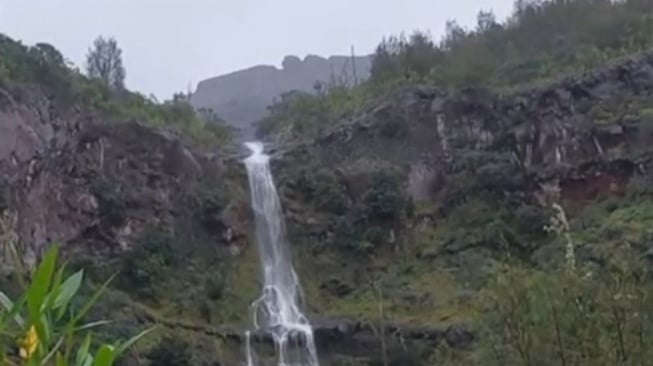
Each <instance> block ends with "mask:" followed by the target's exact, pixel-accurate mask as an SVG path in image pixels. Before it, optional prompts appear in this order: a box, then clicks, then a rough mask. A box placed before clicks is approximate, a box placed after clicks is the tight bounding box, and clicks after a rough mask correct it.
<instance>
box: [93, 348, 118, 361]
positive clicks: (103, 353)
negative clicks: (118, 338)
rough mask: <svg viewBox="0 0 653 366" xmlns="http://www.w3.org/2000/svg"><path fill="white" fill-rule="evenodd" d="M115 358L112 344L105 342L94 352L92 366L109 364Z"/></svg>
mask: <svg viewBox="0 0 653 366" xmlns="http://www.w3.org/2000/svg"><path fill="white" fill-rule="evenodd" d="M115 358H116V350H115V348H114V347H113V346H111V345H108V344H105V345H103V346H102V347H100V349H99V350H98V352H97V353H96V354H95V359H94V360H93V366H111V365H112V364H113V360H114V359H115Z"/></svg>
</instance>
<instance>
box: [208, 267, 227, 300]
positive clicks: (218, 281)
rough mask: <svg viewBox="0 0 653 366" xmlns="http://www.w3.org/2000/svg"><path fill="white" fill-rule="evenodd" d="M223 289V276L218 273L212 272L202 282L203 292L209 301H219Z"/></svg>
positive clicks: (224, 284)
mask: <svg viewBox="0 0 653 366" xmlns="http://www.w3.org/2000/svg"><path fill="white" fill-rule="evenodd" d="M225 287H226V283H225V276H224V274H222V272H220V271H215V272H212V273H211V276H210V277H208V278H207V279H206V280H205V281H204V291H205V292H206V296H207V297H208V298H209V299H211V300H220V299H221V298H222V296H223V295H224V290H225Z"/></svg>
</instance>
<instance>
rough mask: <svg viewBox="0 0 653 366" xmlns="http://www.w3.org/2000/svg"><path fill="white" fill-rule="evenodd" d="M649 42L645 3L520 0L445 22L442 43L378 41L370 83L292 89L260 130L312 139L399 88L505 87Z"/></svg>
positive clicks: (570, 70)
mask: <svg viewBox="0 0 653 366" xmlns="http://www.w3.org/2000/svg"><path fill="white" fill-rule="evenodd" d="M651 46H653V3H651V2H650V1H646V0H624V1H612V0H569V1H547V0H544V1H540V0H518V1H516V3H515V6H514V10H513V13H512V15H511V16H510V17H509V18H508V19H507V20H505V21H504V22H500V21H499V20H497V19H496V18H495V16H494V15H493V14H492V13H491V12H485V11H481V12H479V13H478V22H477V25H476V27H475V28H474V29H465V28H462V27H461V26H460V25H458V24H457V23H456V22H455V21H449V22H448V23H447V25H446V31H445V35H444V36H443V37H442V39H441V40H440V41H439V42H437V41H434V40H433V39H431V37H430V36H429V35H428V34H426V33H423V32H420V31H417V32H415V33H413V34H412V35H410V36H409V37H405V36H403V35H401V36H392V37H389V38H387V39H385V40H383V41H382V42H381V43H380V44H379V46H378V47H377V49H376V51H375V54H374V57H373V61H372V70H371V77H370V80H368V81H367V82H365V83H363V84H362V85H360V86H358V87H355V88H352V89H347V88H344V87H341V86H339V85H328V86H326V87H324V88H322V89H320V92H319V93H317V95H311V94H307V93H289V94H287V95H285V96H284V97H283V98H281V99H280V100H279V101H278V102H277V103H276V104H275V105H273V106H272V107H271V108H270V112H271V115H270V116H269V117H267V118H265V119H264V120H263V121H262V122H261V124H260V126H259V134H260V135H268V134H270V133H274V132H283V134H284V135H285V136H286V137H287V136H295V137H307V136H308V137H314V136H316V135H318V134H319V133H320V132H322V131H325V130H327V129H329V128H330V127H331V126H333V125H334V124H336V123H337V122H338V121H339V120H341V119H343V118H346V117H347V116H349V115H352V114H354V113H355V112H360V111H361V110H362V109H363V108H364V107H365V106H367V105H368V104H369V102H370V101H371V100H374V99H375V98H377V97H378V96H380V95H383V94H384V93H386V92H389V91H393V90H395V89H396V88H398V87H401V86H406V85H414V84H422V85H432V86H436V87H438V88H441V89H452V88H453V89H456V88H462V87H469V86H482V87H492V88H497V89H500V90H508V89H514V88H516V87H524V86H526V85H529V84H533V83H535V82H542V81H546V80H552V79H558V78H560V77H563V76H571V75H578V74H581V73H583V72H585V71H588V70H590V69H592V68H594V67H597V66H600V65H603V64H605V63H607V62H609V61H611V60H614V59H616V58H619V57H622V56H627V55H630V54H633V53H637V52H640V51H643V50H647V49H649V48H650V47H651Z"/></svg>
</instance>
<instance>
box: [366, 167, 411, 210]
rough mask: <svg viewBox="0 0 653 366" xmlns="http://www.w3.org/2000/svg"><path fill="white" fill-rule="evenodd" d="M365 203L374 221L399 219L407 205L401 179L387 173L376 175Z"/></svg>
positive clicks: (373, 177)
mask: <svg viewBox="0 0 653 366" xmlns="http://www.w3.org/2000/svg"><path fill="white" fill-rule="evenodd" d="M364 203H365V208H366V213H367V215H368V217H370V218H372V219H397V218H399V216H400V214H401V212H402V210H403V209H404V206H405V204H406V200H405V199H404V197H403V194H402V192H401V185H400V181H399V178H398V177H397V176H396V175H393V174H389V173H385V172H379V173H376V174H374V175H373V176H372V182H371V184H370V187H369V188H368V190H367V193H366V194H365V198H364Z"/></svg>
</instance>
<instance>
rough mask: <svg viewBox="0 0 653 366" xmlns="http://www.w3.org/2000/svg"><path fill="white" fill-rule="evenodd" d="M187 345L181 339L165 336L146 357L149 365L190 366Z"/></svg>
mask: <svg viewBox="0 0 653 366" xmlns="http://www.w3.org/2000/svg"><path fill="white" fill-rule="evenodd" d="M189 348H190V347H189V344H188V342H186V341H185V340H183V339H182V338H181V337H178V336H177V337H174V336H166V337H164V338H163V339H161V341H159V343H158V344H157V345H156V346H154V348H152V349H151V350H150V351H149V352H148V354H147V355H146V357H147V359H148V361H150V364H151V365H157V366H190V365H192V363H191V359H192V354H191V353H190V349H189Z"/></svg>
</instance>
